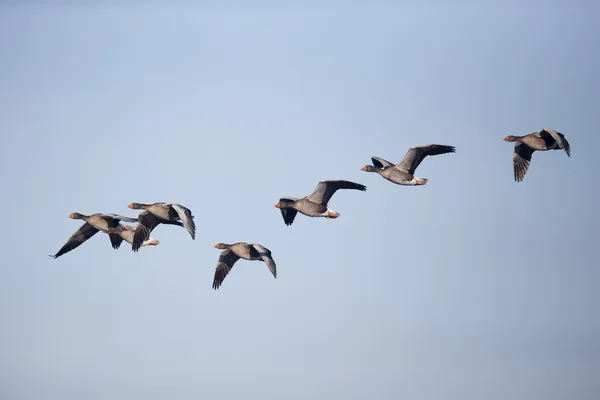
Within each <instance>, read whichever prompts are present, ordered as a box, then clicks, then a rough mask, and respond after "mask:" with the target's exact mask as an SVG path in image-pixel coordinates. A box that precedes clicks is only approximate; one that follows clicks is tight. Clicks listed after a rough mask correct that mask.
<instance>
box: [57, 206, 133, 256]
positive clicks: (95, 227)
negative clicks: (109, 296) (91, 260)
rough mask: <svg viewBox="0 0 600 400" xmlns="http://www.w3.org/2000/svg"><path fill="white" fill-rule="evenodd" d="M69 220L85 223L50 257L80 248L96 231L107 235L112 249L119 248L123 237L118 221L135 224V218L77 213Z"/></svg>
mask: <svg viewBox="0 0 600 400" xmlns="http://www.w3.org/2000/svg"><path fill="white" fill-rule="evenodd" d="M69 218H71V219H82V220H84V221H85V223H84V224H83V225H81V227H79V229H77V230H76V231H75V232H74V233H73V234H72V235H71V237H69V239H68V240H67V243H66V244H65V245H64V246H63V247H62V248H61V249H60V250H59V251H58V252H57V253H56V254H54V255H50V257H52V258H54V259H56V258H58V257H60V256H62V255H63V254H65V253H68V252H69V251H71V250H74V249H76V248H77V247H79V246H81V245H82V244H83V243H84V242H85V241H86V240H88V239H89V238H91V237H92V236H94V235H95V234H96V233H98V231H102V232H104V233H107V234H108V237H109V238H110V242H111V244H112V246H113V248H115V249H117V248H119V246H120V244H121V242H122V241H123V239H124V238H123V237H122V236H121V228H119V226H121V225H120V223H119V222H120V221H126V222H136V221H137V219H136V218H130V217H124V216H122V215H118V214H102V213H97V214H92V215H84V214H80V213H78V212H74V213H71V214H70V215H69Z"/></svg>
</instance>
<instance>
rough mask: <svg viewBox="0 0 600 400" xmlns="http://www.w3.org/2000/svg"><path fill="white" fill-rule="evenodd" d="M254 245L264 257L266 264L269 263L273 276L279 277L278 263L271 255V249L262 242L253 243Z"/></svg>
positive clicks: (268, 266)
mask: <svg viewBox="0 0 600 400" xmlns="http://www.w3.org/2000/svg"><path fill="white" fill-rule="evenodd" d="M252 247H254V249H255V250H256V251H257V252H258V255H259V256H260V257H261V258H262V260H263V261H264V262H265V264H267V268H269V271H271V273H272V274H273V276H274V277H275V278H276V279H277V265H276V264H275V261H274V260H273V258H272V257H271V250H269V249H267V248H266V247H263V246H261V245H260V244H253V245H252Z"/></svg>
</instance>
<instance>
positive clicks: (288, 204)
mask: <svg viewBox="0 0 600 400" xmlns="http://www.w3.org/2000/svg"><path fill="white" fill-rule="evenodd" d="M340 189H353V190H361V191H363V192H364V191H365V190H367V187H366V186H364V185H361V184H359V183H355V182H350V181H343V180H327V181H320V182H319V184H318V185H317V187H316V188H315V190H314V191H313V192H312V193H311V194H310V195H309V196H306V197H303V198H301V199H298V198H295V197H282V198H280V199H279V202H278V203H277V204H275V207H276V208H279V209H280V210H281V216H282V217H283V221H284V222H285V224H286V225H291V224H292V223H293V222H294V218H296V214H297V213H298V212H299V213H300V214H304V215H306V216H307V217H323V218H337V217H339V216H340V214H339V213H338V212H336V211H333V210H332V209H330V208H329V207H328V206H327V205H328V203H329V200H330V199H331V197H332V196H333V195H334V194H335V192H337V191H338V190H340Z"/></svg>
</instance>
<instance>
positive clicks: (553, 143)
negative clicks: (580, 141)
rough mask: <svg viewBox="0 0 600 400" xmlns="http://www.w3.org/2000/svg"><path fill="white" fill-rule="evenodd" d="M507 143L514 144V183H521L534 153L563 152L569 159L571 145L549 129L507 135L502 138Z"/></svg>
mask: <svg viewBox="0 0 600 400" xmlns="http://www.w3.org/2000/svg"><path fill="white" fill-rule="evenodd" d="M504 140H505V141H507V142H514V143H515V149H514V151H513V172H514V177H515V181H516V182H521V181H522V180H523V179H524V178H525V174H526V173H527V170H528V169H529V165H530V164H531V156H532V154H533V153H534V152H535V151H548V150H564V151H565V153H567V156H569V157H571V145H570V144H569V142H568V141H567V139H566V138H565V136H564V135H563V134H562V133H560V132H557V131H555V130H553V129H550V128H544V129H542V130H541V131H539V132H533V133H530V134H528V135H525V136H514V135H509V136H507V137H505V138H504Z"/></svg>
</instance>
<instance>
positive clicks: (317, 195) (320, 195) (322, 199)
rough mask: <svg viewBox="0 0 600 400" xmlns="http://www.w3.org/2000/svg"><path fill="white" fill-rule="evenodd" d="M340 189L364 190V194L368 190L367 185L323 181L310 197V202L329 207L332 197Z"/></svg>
mask: <svg viewBox="0 0 600 400" xmlns="http://www.w3.org/2000/svg"><path fill="white" fill-rule="evenodd" d="M339 189H354V190H362V191H363V192H364V191H365V190H367V187H366V186H365V185H361V184H360V183H355V182H350V181H341V180H340V181H334V180H329V181H321V182H319V184H318V185H317V187H316V188H315V190H314V192H312V193H311V195H310V196H308V200H310V201H312V202H313V203H317V204H322V205H324V206H327V203H328V202H329V200H330V199H331V196H333V195H334V194H335V192H337V191H338V190H339Z"/></svg>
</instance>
